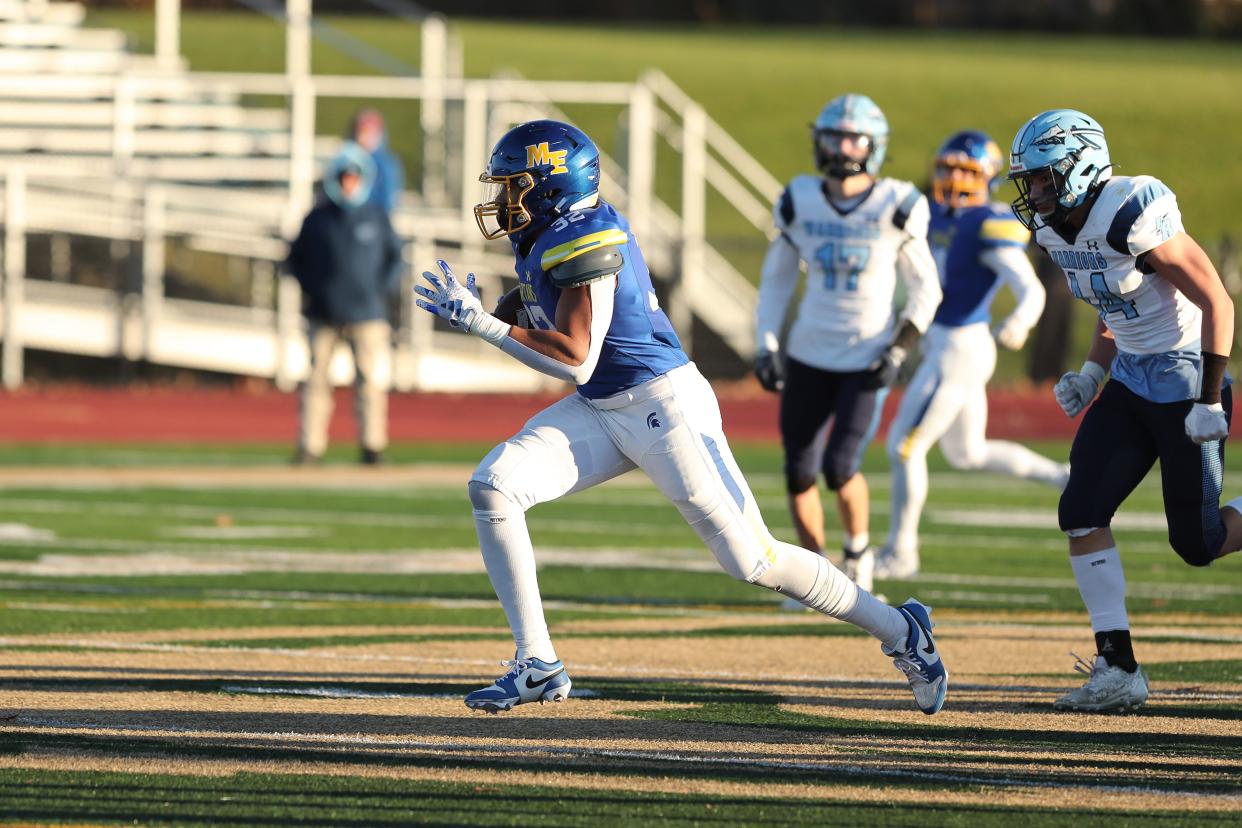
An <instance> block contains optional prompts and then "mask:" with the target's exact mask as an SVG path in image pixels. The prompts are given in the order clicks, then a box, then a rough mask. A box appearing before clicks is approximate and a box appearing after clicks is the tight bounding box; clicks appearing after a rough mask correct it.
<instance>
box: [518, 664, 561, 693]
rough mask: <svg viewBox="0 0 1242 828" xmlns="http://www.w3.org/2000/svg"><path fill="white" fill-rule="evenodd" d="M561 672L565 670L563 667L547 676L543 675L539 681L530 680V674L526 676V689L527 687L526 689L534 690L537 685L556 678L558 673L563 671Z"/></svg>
mask: <svg viewBox="0 0 1242 828" xmlns="http://www.w3.org/2000/svg"><path fill="white" fill-rule="evenodd" d="M563 672H565V669H564V668H563V667H562V668H561V669H560V670H557V671H556V672H555V673H552V674H551V675H547V676H544V677H543V678H541V679H539V681H531V680H530V679H531V677H530V676H527V677H526V689H527V690H534V689H535V688H536V687H539V686H541V685H544V684H547V683H548V682H549V681H551V680H552V679H554V678H556V677H557V676H559V675H560V674H561V673H563Z"/></svg>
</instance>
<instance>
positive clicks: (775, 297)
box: [758, 175, 940, 372]
mask: <svg viewBox="0 0 1242 828" xmlns="http://www.w3.org/2000/svg"><path fill="white" fill-rule="evenodd" d="M773 221H774V224H775V226H776V229H777V230H778V231H779V232H780V234H781V237H782V239H781V240H779V241H777V242H774V247H776V248H777V251H778V253H779V259H780V260H781V261H780V263H779V264H777V261H776V260H773V262H772V265H771V266H770V265H769V263H765V267H764V280H763V281H764V283H763V284H762V285H761V287H760V299H759V305H760V307H759V314H758V315H759V333H760V337H761V339H762V338H763V337H764V335H765V332H770V331H772V330H775V331H779V330H780V319H781V318H782V317H783V316H784V313H785V309H786V306H787V304H788V301H789V298H790V296H791V295H792V292H793V287H794V283H796V279H797V262H796V261H795V260H794V255H795V254H796V257H797V259H801V260H802V261H803V262H805V263H806V272H807V280H806V291H805V293H804V294H803V297H802V303H801V305H800V306H799V308H798V315H797V318H796V319H795V320H794V323H793V327H792V328H791V329H790V332H789V340H788V345H787V348H786V350H787V352H788V353H789V355H790V356H791V357H793V358H794V359H796V360H798V361H799V362H802V363H804V364H806V365H810V366H813V367H815V368H819V369H821V370H825V371H842V372H844V371H860V370H863V369H865V368H866V367H867V366H869V365H870V364H871V363H872V362H873V361H875V359H876V358H877V357H879V356H880V354H881V352H883V350H884V348H885V347H886V346H887V345H888V344H889V342H890V340H891V339H892V332H893V326H894V322H895V318H894V310H893V302H894V296H895V293H896V287H897V273H898V270H899V269H901V268H906V267H907V264H906V263H903V256H902V255H901V254H902V248H903V247H905V246H906V245H911V246H912V247H914V248H918V250H917V251H915V255H912V256H910V257H908V258H909V261H911V262H914V263H915V266H914V268H913V269H916V270H920V271H925V272H920V273H914V274H907V273H905V272H903V273H902V276H903V282H905V283H906V287H907V291H908V297H907V301H906V307H905V310H904V312H903V314H902V315H903V316H905V317H906V318H908V319H910V321H912V322H913V323H914V324H915V325H916V327H918V328H919V330H926V329H927V326H928V324H929V323H930V321H931V316H932V314H933V313H934V312H935V309H936V304H937V303H938V302H939V300H940V290H939V280H938V278H937V276H936V272H935V263H934V260H932V258H931V254H930V252H929V251H928V250H927V223H928V208H927V199H926V198H925V197H924V196H923V194H922V193H920V192H919V191H918V189H917V188H916V187H915V186H914V185H913V184H911V183H910V182H908V181H898V180H895V179H891V178H879V179H877V180H876V182H875V184H874V185H873V186H872V188H871V190H870V191H869V192H867V193H866V194H865V195H863V196H862V197H861V199H860V200H857V201H854V202H850V203H849V206H840V205H837V204H835V203H834V202H832V201H831V200H830V199H829V198H828V195H827V193H826V183H825V181H824V179H823V178H820V177H818V176H812V175H801V176H797V177H796V178H794V179H793V180H792V181H790V182H789V186H788V187H787V188H786V189H785V192H784V193H783V194H782V195H781V198H780V200H779V201H778V202H777V204H776V209H775V211H774V216H773ZM782 242H784V243H787V245H788V247H785V248H783V249H782V247H781V245H782ZM790 271H792V272H790Z"/></svg>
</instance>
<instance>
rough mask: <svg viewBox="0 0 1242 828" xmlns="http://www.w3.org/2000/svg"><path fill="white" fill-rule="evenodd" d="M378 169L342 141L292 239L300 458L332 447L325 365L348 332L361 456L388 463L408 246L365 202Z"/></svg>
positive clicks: (374, 207)
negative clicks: (394, 311) (301, 348)
mask: <svg viewBox="0 0 1242 828" xmlns="http://www.w3.org/2000/svg"><path fill="white" fill-rule="evenodd" d="M374 178H375V165H374V163H373V162H372V161H371V158H370V156H369V155H368V154H367V152H366V151H365V150H363V149H362V148H361V147H360V146H358V145H357V144H355V143H353V142H346V143H345V145H344V146H343V147H342V149H341V150H340V152H339V153H338V154H337V156H336V157H335V158H333V159H332V161H331V162H330V163H329V164H328V169H327V171H326V172H325V174H324V178H323V195H324V198H323V199H321V200H320V202H319V203H318V204H317V205H316V206H315V207H314V208H313V209H312V210H311V211H310V213H308V214H307V216H306V218H305V219H304V220H303V221H302V229H301V231H300V232H299V233H298V237H297V239H295V240H294V242H293V244H292V245H291V246H290V248H289V256H288V258H287V260H286V266H287V268H288V270H289V271H290V272H291V273H292V274H293V275H294V277H295V278H297V280H298V284H300V285H301V287H302V296H303V314H304V315H305V316H306V319H307V323H308V337H309V339H308V345H309V351H310V371H309V374H308V376H307V378H306V382H305V383H304V385H303V387H302V404H301V412H300V424H299V434H298V450H297V454H296V456H295V461H296V462H298V463H302V464H309V463H315V462H318V460H319V459H320V458H321V457H322V456H323V453H324V450H325V449H326V448H327V445H328V425H329V423H330V421H331V419H332V408H333V403H332V383H331V380H330V377H329V370H328V369H329V366H330V364H331V362H332V354H333V352H334V351H335V350H336V346H337V343H338V342H342V341H343V342H345V343H347V344H348V345H349V347H350V349H351V350H352V352H353V357H354V374H355V381H354V389H355V395H356V400H357V411H358V425H359V434H358V440H359V443H360V444H361V459H362V462H364V463H367V464H371V465H373V464H376V463H380V462H382V461H383V453H384V449H385V448H386V447H387V445H388V385H389V379H390V374H391V350H390V346H391V341H392V328H391V327H390V326H389V324H388V297H389V295H390V294H391V293H392V292H393V291H394V289H395V288H396V286H397V283H398V281H399V280H400V276H401V265H402V245H401V240H400V239H398V238H397V235H396V233H394V232H393V229H392V225H391V224H390V223H389V221H388V214H387V213H386V212H385V210H384V209H383V208H382V207H380V206H378V205H376V204H373V203H371V202H369V201H368V198H367V197H368V195H369V193H370V190H371V186H372V182H373V181H374Z"/></svg>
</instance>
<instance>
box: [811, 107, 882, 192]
mask: <svg viewBox="0 0 1242 828" xmlns="http://www.w3.org/2000/svg"><path fill="white" fill-rule="evenodd" d="M811 132H812V138H813V140H814V142H815V166H816V168H818V169H819V171H820V172H822V173H823V174H824V175H826V176H828V177H829V178H849V177H850V176H853V175H858V174H860V173H867V174H868V175H870V176H873V177H874V176H878V175H879V174H880V166H881V165H882V164H883V163H884V153H885V151H886V150H887V149H888V119H887V118H885V117H884V113H883V112H882V111H880V107H878V106H876V104H875V101H873V100H871V99H870V98H868V97H867V96H866V95H854V94H845V95H838V96H837V97H835V98H833V99H832V100H831V101H829V102H828V103H827V104H825V105H824V108H823V109H822V110H820V113H819V117H818V118H816V119H815V123H814V124H812V125H811ZM849 138H853V139H854V141H855V146H856V147H857V148H858V149H859V150H861V151H862V152H861V153H855V154H851V153H847V152H846V151H845V148H844V142H845V140H847V139H849Z"/></svg>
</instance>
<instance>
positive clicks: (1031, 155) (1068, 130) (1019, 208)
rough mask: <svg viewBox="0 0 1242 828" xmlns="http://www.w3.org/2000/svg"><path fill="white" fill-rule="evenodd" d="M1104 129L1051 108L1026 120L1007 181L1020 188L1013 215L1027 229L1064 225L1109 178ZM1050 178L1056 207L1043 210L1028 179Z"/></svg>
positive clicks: (1078, 114)
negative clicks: (1033, 195) (1040, 175)
mask: <svg viewBox="0 0 1242 828" xmlns="http://www.w3.org/2000/svg"><path fill="white" fill-rule="evenodd" d="M1111 170H1112V162H1111V161H1110V160H1109V158H1108V144H1107V142H1105V140H1104V128H1103V127H1101V126H1100V125H1099V124H1098V123H1097V122H1096V120H1095V119H1094V118H1092V117H1091V116H1089V115H1084V114H1083V113H1081V112H1078V111H1077V110H1074V109H1050V110H1048V111H1047V112H1041V113H1039V114H1038V115H1036V116H1035V117H1034V118H1032V119H1031V120H1029V121H1027V122H1026V125H1025V126H1023V127H1022V129H1020V130H1018V134H1017V135H1015V136H1014V139H1013V147H1012V148H1011V149H1010V151H1009V178H1010V179H1011V180H1012V181H1013V182H1014V184H1016V185H1017V187H1018V197H1017V198H1016V199H1014V202H1013V212H1014V215H1016V216H1017V217H1018V221H1020V222H1022V223H1023V224H1025V225H1026V227H1027V229H1029V230H1036V229H1038V228H1040V227H1043V226H1044V225H1051V226H1055V225H1058V224H1061V223H1063V222H1064V221H1065V217H1066V216H1068V215H1069V213H1070V211H1072V210H1073V209H1074V208H1075V207H1078V206H1079V205H1081V204H1083V202H1085V201H1086V200H1087V199H1089V198H1090V197H1091V196H1092V194H1093V193H1094V192H1095V191H1096V190H1098V189H1099V188H1100V187H1102V186H1103V185H1104V182H1105V181H1107V180H1108V179H1109V177H1110V176H1111V175H1112V172H1111ZM1045 171H1046V172H1047V173H1049V174H1050V175H1051V176H1052V186H1053V188H1054V190H1055V195H1056V198H1055V203H1054V204H1052V205H1049V204H1047V202H1045V204H1044V207H1045V209H1044V210H1043V212H1041V211H1040V210H1039V209H1038V208H1037V207H1036V206H1035V201H1034V200H1033V198H1032V195H1031V176H1033V175H1035V174H1037V173H1043V172H1045Z"/></svg>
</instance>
